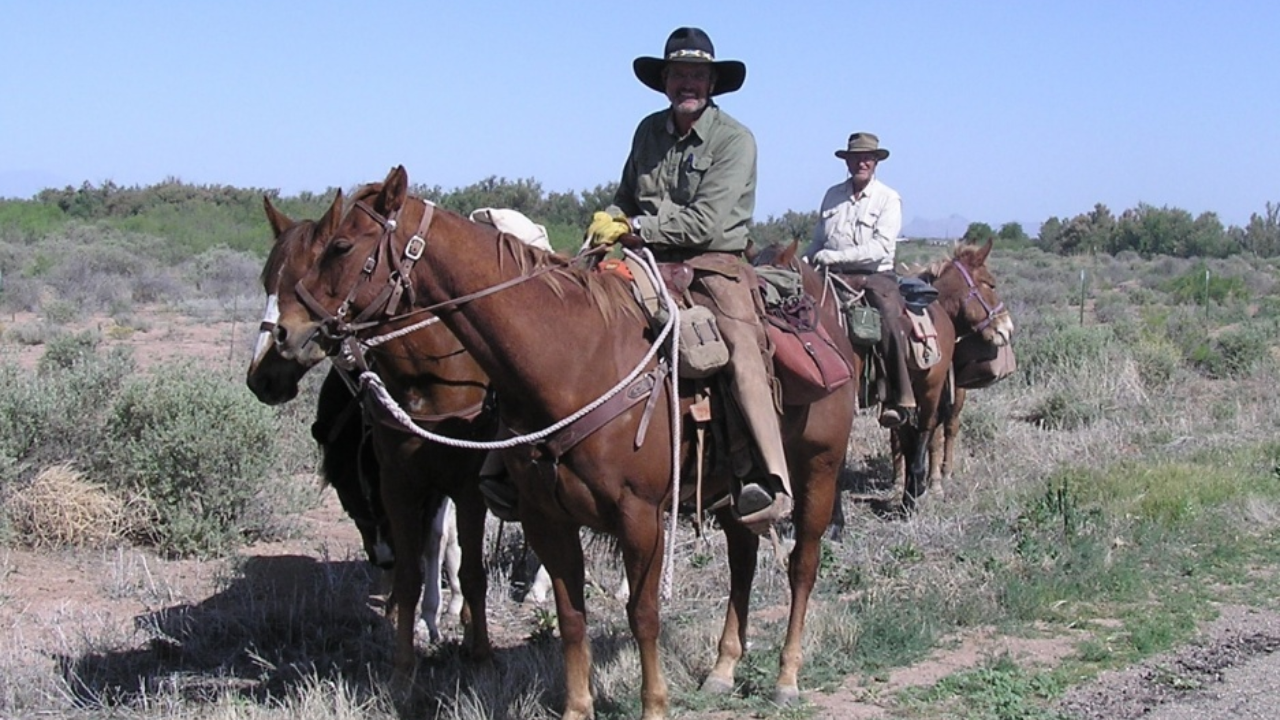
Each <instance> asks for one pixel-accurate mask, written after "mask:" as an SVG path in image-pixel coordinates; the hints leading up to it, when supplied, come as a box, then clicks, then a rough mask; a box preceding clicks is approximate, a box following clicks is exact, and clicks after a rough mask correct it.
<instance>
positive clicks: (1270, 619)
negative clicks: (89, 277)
mask: <svg viewBox="0 0 1280 720" xmlns="http://www.w3.org/2000/svg"><path fill="white" fill-rule="evenodd" d="M4 320H5V321H6V322H5V324H6V325H8V326H10V327H12V326H13V325H15V324H21V323H24V322H34V318H24V317H13V318H5V319H4ZM95 322H98V323H100V327H99V329H100V330H102V331H103V335H104V338H105V339H104V344H105V345H108V346H109V345H111V344H114V343H125V344H129V345H131V346H134V347H135V350H136V351H137V352H136V353H135V357H136V359H137V360H138V362H139V364H140V365H141V366H142V367H148V366H150V365H152V364H153V363H155V362H158V361H160V360H163V359H171V358H174V357H192V358H197V359H200V360H201V361H202V362H216V363H226V364H227V365H228V366H229V367H230V366H233V365H234V366H237V367H243V363H245V362H247V357H248V351H249V350H248V349H249V347H250V345H251V342H252V340H251V337H250V334H251V333H252V332H253V331H255V330H256V328H255V327H253V326H252V324H246V323H238V324H232V323H225V322H223V323H201V322H198V321H193V320H190V319H184V318H180V317H177V316H173V315H165V314H161V313H155V314H152V315H150V316H149V318H148V325H149V327H148V329H147V330H146V331H135V332H132V333H127V332H119V331H117V332H111V331H110V326H111V323H110V321H109V320H105V319H99V320H96V321H95ZM3 349H4V353H3V355H0V360H4V361H14V360H16V361H17V362H19V363H20V364H23V365H26V366H30V365H33V364H34V363H35V361H36V359H37V358H38V357H39V355H40V354H41V352H43V349H42V347H40V346H30V347H28V346H19V345H16V344H14V343H9V342H6V343H5V344H4V348H3ZM302 530H303V532H302V533H301V535H300V537H299V538H298V539H296V540H290V541H287V542H273V543H265V544H259V545H255V546H251V547H248V548H246V549H245V550H243V551H242V555H244V556H246V557H248V558H255V559H259V560H262V561H263V562H267V563H269V562H270V561H271V560H272V559H276V560H284V559H286V558H288V559H291V560H294V559H299V558H315V559H316V560H317V561H318V560H321V559H325V558H333V559H337V560H354V559H359V558H361V557H362V552H361V548H360V538H359V534H358V533H357V532H356V530H355V527H354V526H353V525H352V524H351V522H350V521H349V520H348V519H347V518H346V516H345V515H344V514H343V513H342V510H341V508H340V507H339V505H338V501H337V499H336V496H335V495H334V493H333V492H332V491H325V492H324V494H323V502H322V504H321V505H320V506H319V507H318V508H316V509H315V510H313V511H310V512H309V513H307V514H306V516H305V517H304V518H303V521H302ZM280 564H281V565H283V564H284V563H280ZM226 567H227V565H226V562H225V561H224V562H213V563H202V562H197V561H171V560H164V559H161V558H158V557H155V556H153V555H150V554H148V553H145V552H143V551H139V550H134V549H126V550H107V551H102V550H79V551H43V552H38V551H31V550H25V549H16V548H10V549H0V653H3V654H5V655H6V656H7V657H9V658H10V659H11V660H12V661H17V662H22V658H30V660H31V662H33V663H40V662H47V660H48V658H49V657H50V656H51V655H52V654H54V653H56V652H58V651H59V650H61V649H62V648H64V647H66V646H67V644H68V642H69V641H68V637H67V635H68V634H69V633H74V632H75V629H76V628H90V627H94V628H114V629H115V631H116V632H118V633H119V634H120V637H128V636H129V635H130V634H131V633H133V632H135V627H134V622H135V618H137V617H139V616H141V615H144V614H146V613H148V612H152V611H154V610H156V609H157V606H172V605H175V604H179V603H199V602H200V601H202V600H204V599H205V598H208V597H210V596H211V595H213V594H214V593H216V591H217V587H218V581H219V577H220V575H219V574H220V573H224V572H225V571H226ZM139 583H143V584H149V585H150V586H149V587H142V588H139V587H138V584H139ZM1080 639H1081V638H1080V637H1078V636H1072V635H1065V636H1062V635H1059V636H1054V637H1048V638H1041V639H1033V638H1020V637H1006V636H1001V635H999V634H998V633H996V632H994V631H993V630H991V629H977V630H973V631H969V632H966V633H964V634H963V635H959V636H956V637H953V638H949V639H948V640H947V641H945V642H944V643H942V645H941V647H942V649H940V650H938V651H937V652H935V653H934V654H933V655H932V656H930V657H929V658H927V659H925V660H923V661H922V662H919V663H917V664H915V665H913V666H911V667H909V668H903V669H900V670H897V671H894V672H892V673H890V674H888V675H887V677H882V678H878V679H877V680H874V681H871V680H866V679H863V678H849V679H848V680H847V681H846V682H845V684H844V685H843V686H842V687H840V688H839V689H838V690H837V691H836V692H833V693H823V692H814V691H810V692H808V693H807V694H806V697H807V698H808V700H809V701H810V702H811V703H812V704H813V706H814V707H815V708H816V713H815V716H816V717H819V718H832V719H835V718H840V719H844V720H872V719H874V718H887V717H902V714H901V713H902V709H901V708H898V707H896V704H895V701H894V698H893V696H894V694H895V693H896V692H897V691H899V690H901V689H903V688H907V687H910V686H928V685H932V684H933V683H935V682H936V681H938V680H940V679H941V678H943V677H945V676H947V675H950V674H952V673H955V672H958V671H961V670H965V669H969V668H976V667H979V666H980V665H982V664H983V663H984V662H985V661H987V660H988V659H990V658H992V657H998V656H1000V655H1002V654H1007V655H1009V656H1010V657H1011V658H1013V659H1014V660H1016V661H1017V662H1019V663H1020V664H1022V665H1023V666H1045V667H1052V666H1054V665H1055V664H1057V663H1058V662H1060V661H1061V660H1062V659H1063V658H1066V657H1068V656H1069V655H1071V654H1072V653H1074V652H1075V650H1076V644H1077V642H1078V641H1079V640H1080ZM1277 648H1280V616H1277V615H1276V614H1274V613H1269V612H1262V611H1257V610H1253V609H1249V608H1241V607H1224V608H1221V617H1220V619H1219V620H1217V621H1215V622H1213V623H1211V624H1210V625H1208V626H1207V627H1205V628H1203V630H1202V633H1201V638H1200V639H1199V640H1198V641H1197V642H1195V643H1193V644H1191V645H1188V646H1186V647H1184V648H1181V649H1179V650H1177V651H1175V652H1172V653H1169V654H1167V655H1164V656H1160V657H1158V658H1153V659H1151V660H1149V661H1147V662H1144V663H1142V664H1141V665H1138V666H1134V667H1131V668H1127V669H1124V670H1120V671H1114V672H1109V673H1106V674H1104V675H1102V676H1101V677H1099V678H1098V679H1097V680H1096V681H1094V682H1091V683H1089V684H1087V685H1084V686H1081V687H1077V688H1075V689H1073V690H1072V691H1070V692H1069V693H1068V694H1067V695H1066V697H1065V698H1063V700H1062V702H1061V705H1060V710H1061V711H1062V712H1063V714H1064V715H1066V716H1067V717H1070V718H1077V719H1078V720H1103V719H1104V718H1105V719H1108V720H1128V719H1131V718H1139V717H1142V718H1151V719H1154V720H1192V719H1198V718H1225V717H1232V718H1236V717H1239V718H1264V717H1265V718H1274V717H1278V716H1280V713H1277V712H1276V711H1275V708H1277V707H1280V687H1278V686H1280V654H1277V653H1274V651H1275V650H1276V649H1277Z"/></svg>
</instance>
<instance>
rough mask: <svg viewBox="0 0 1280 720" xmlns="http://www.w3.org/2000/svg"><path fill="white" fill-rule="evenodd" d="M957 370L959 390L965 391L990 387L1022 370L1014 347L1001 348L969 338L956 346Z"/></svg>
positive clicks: (979, 336) (1003, 346)
mask: <svg viewBox="0 0 1280 720" xmlns="http://www.w3.org/2000/svg"><path fill="white" fill-rule="evenodd" d="M954 366H955V379H956V387H958V388H963V389H965V390H977V389H980V388H984V387H989V386H990V385H993V384H995V383H996V381H998V380H1003V379H1004V378H1007V377H1009V376H1010V375H1012V374H1013V372H1014V371H1015V370H1017V369H1018V363H1017V360H1016V359H1015V358H1014V355H1013V346H1012V345H1009V344H1005V345H1001V346H999V347H997V346H995V345H992V344H991V343H989V342H987V341H986V340H983V339H982V336H981V335H967V336H965V337H964V338H962V339H961V340H960V341H959V342H957V343H956V351H955V360H954Z"/></svg>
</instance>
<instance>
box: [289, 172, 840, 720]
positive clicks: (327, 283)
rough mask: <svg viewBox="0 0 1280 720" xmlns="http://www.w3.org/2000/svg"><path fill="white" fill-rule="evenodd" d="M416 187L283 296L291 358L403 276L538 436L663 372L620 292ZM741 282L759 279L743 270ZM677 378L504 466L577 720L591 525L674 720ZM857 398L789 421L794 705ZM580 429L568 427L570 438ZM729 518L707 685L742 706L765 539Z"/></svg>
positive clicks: (401, 184)
mask: <svg viewBox="0 0 1280 720" xmlns="http://www.w3.org/2000/svg"><path fill="white" fill-rule="evenodd" d="M408 187H409V180H408V174H407V173H406V172H405V170H404V168H403V167H397V168H394V169H392V171H391V172H390V173H389V174H388V175H387V178H386V180H385V181H384V182H383V183H382V185H381V189H380V191H379V192H378V193H377V195H376V196H375V197H371V198H367V202H364V203H357V204H356V205H355V207H354V208H352V209H351V210H349V211H348V212H347V213H346V215H345V217H344V218H343V220H342V222H341V223H340V225H339V227H338V228H337V230H336V232H335V233H334V236H333V239H332V240H330V241H329V242H328V244H327V245H326V247H325V248H324V250H323V253H322V256H321V258H320V261H319V263H318V264H317V265H316V271H315V272H314V273H313V274H311V275H310V276H308V277H307V278H305V279H304V280H303V281H302V283H300V284H299V287H298V289H297V293H296V294H297V295H298V297H296V298H293V299H292V300H288V299H286V298H285V297H284V296H282V297H281V303H280V320H279V324H278V325H277V329H276V341H277V344H278V345H279V346H280V347H281V351H282V353H283V354H285V355H286V356H290V355H292V356H295V357H306V356H309V355H311V354H322V353H323V350H322V349H320V348H317V347H316V345H317V343H319V342H320V340H321V338H322V337H323V336H324V335H325V333H326V332H331V331H332V330H333V329H334V328H335V327H340V326H341V325H342V324H343V323H344V322H345V315H346V314H347V312H348V311H349V312H359V313H361V314H364V313H367V312H368V307H369V306H370V304H371V303H374V301H375V300H376V297H375V296H377V295H378V294H379V291H380V290H381V288H382V287H383V286H385V284H386V283H387V282H388V278H389V276H391V277H393V278H394V275H393V273H397V272H401V271H402V272H403V275H402V277H403V279H404V280H405V281H406V282H405V284H404V287H405V291H404V292H405V294H406V295H407V296H412V297H415V298H416V301H417V305H418V306H420V307H429V308H431V309H432V310H433V311H435V312H438V313H439V317H440V318H441V319H442V320H443V322H444V323H445V324H446V325H448V327H449V328H450V329H451V330H452V331H453V332H454V334H455V335H456V336H457V337H458V339H459V340H460V341H461V342H462V344H463V346H464V347H465V348H466V349H467V350H468V351H470V353H471V354H472V355H473V356H474V357H475V358H476V361H477V362H479V364H480V366H481V367H483V368H484V369H485V370H486V371H487V372H488V375H489V377H490V378H491V379H492V383H493V387H494V389H495V390H496V394H497V397H498V398H499V402H498V407H499V415H500V418H501V420H502V424H503V425H504V426H505V427H506V428H508V429H510V430H511V431H512V432H515V433H517V434H521V433H533V432H535V431H538V430H540V429H543V428H546V427H547V426H549V425H551V424H553V423H555V422H557V421H559V420H561V419H563V418H567V417H568V416H570V415H573V414H576V413H577V411H579V410H581V409H583V408H584V407H585V406H587V405H588V404H593V403H594V402H595V401H597V400H598V399H600V398H602V397H604V396H605V395H606V394H607V392H608V391H609V390H610V388H616V387H617V386H619V385H620V382H619V381H620V379H625V378H626V377H630V375H629V373H635V372H636V371H638V370H649V371H655V368H661V367H663V365H662V364H661V363H657V362H656V361H653V360H650V361H649V362H648V363H647V364H646V365H644V366H643V367H637V366H638V365H639V363H640V361H641V360H643V359H644V358H646V357H651V356H650V355H649V353H650V350H651V348H652V339H651V334H650V332H649V330H648V323H647V321H646V320H645V319H644V318H642V317H641V315H640V313H639V311H638V306H637V304H636V302H635V300H634V298H633V296H632V294H631V290H630V288H629V287H628V286H627V284H626V281H625V280H623V279H622V278H621V277H618V276H616V275H612V274H596V273H592V272H590V271H587V270H584V269H581V268H578V267H576V266H572V265H571V264H570V262H569V261H567V260H564V259H562V258H559V257H557V256H555V255H552V254H549V253H546V252H544V251H540V250H537V249H534V248H529V247H526V246H524V245H522V244H521V243H519V242H518V241H517V240H515V239H514V238H512V237H510V236H507V235H503V234H500V233H498V232H496V231H495V230H493V229H492V228H486V227H483V226H480V225H476V224H474V223H471V222H469V221H468V220H466V219H465V218H463V217H461V216H459V215H457V214H455V213H452V212H448V211H446V210H444V209H442V208H437V207H435V206H434V205H432V204H430V203H428V202H426V201H424V200H422V199H420V198H416V197H411V196H410V195H409V194H408ZM414 228H418V229H417V230H416V231H415V230H414ZM411 236H412V237H411ZM384 255H385V256H388V257H391V258H402V257H403V258H412V259H413V262H412V263H408V262H406V263H404V264H402V265H401V266H399V267H392V266H391V265H390V264H389V263H384V262H378V261H377V260H376V259H377V258H379V257H382V256H384ZM743 272H747V273H749V272H750V270H749V269H748V268H746V267H745V266H744V268H743ZM831 308H832V306H827V307H825V308H824V312H823V316H822V317H823V321H824V323H826V324H827V325H828V327H829V332H831V333H832V334H833V335H834V336H835V337H837V338H843V334H842V333H840V332H839V331H838V328H839V325H838V319H837V317H836V315H835V313H834V312H833V311H832V309H831ZM339 310H340V311H341V312H338V311H339ZM335 318H336V320H335ZM844 342H847V340H845V341H844ZM662 377H663V374H662V372H661V370H660V369H659V370H657V371H656V372H654V374H651V375H640V376H638V380H637V381H636V382H633V383H632V384H631V385H630V386H628V387H630V388H632V389H634V388H642V389H643V387H645V385H646V384H647V385H648V386H650V387H651V389H652V392H654V393H657V395H655V396H652V397H651V398H650V399H651V400H652V401H654V402H653V403H649V402H639V403H637V404H633V405H630V406H626V407H625V409H623V410H622V411H621V412H620V413H619V414H617V415H616V416H613V417H612V419H611V420H608V421H606V422H603V423H602V424H599V426H598V427H594V423H593V424H592V425H593V427H592V429H591V430H589V431H582V432H580V433H579V434H580V435H581V436H582V437H580V439H579V440H578V441H577V442H576V444H572V445H571V446H570V447H567V448H565V447H564V444H562V443H559V442H557V440H558V439H560V437H559V436H556V437H553V438H552V440H551V441H548V442H544V443H539V444H538V445H536V446H534V445H521V446H516V447H513V448H510V449H507V450H504V452H503V459H504V462H505V463H506V464H507V466H508V467H509V468H511V469H512V470H513V471H514V472H513V477H514V479H515V481H516V485H517V490H518V493H519V504H520V511H521V516H522V522H523V523H524V526H525V533H526V536H527V537H528V538H529V541H530V544H531V545H532V546H533V548H534V551H535V552H536V553H537V554H538V556H539V557H540V558H542V559H543V560H544V561H545V565H546V568H547V570H548V572H549V573H550V575H551V577H552V581H553V589H554V595H555V600H556V611H557V617H558V620H559V627H560V635H561V641H562V650H563V654H564V663H565V681H566V686H567V695H566V700H565V709H564V714H563V717H565V718H571V719H578V718H586V717H590V716H592V715H593V712H594V709H593V698H592V695H591V684H590V670H591V652H590V648H589V642H588V636H587V624H586V605H585V597H584V592H583V584H584V567H583V550H582V544H581V540H580V538H579V529H580V528H582V527H589V528H591V529H593V530H595V531H597V532H600V533H606V534H609V535H612V536H613V537H614V538H615V539H616V541H617V545H618V547H619V549H620V551H621V554H622V558H623V564H624V566H625V568H626V573H627V580H628V584H629V586H630V589H631V592H630V598H629V600H628V601H627V614H628V618H629V620H630V626H631V630H632V634H633V636H634V637H635V639H636V642H637V645H638V647H639V652H640V665H641V673H642V678H641V690H640V694H641V699H642V703H643V708H644V709H643V717H644V718H645V719H646V720H656V719H657V718H665V717H667V710H668V703H669V696H668V690H667V684H666V681H665V679H664V677H663V673H662V669H661V666H660V663H659V655H658V635H659V612H658V604H659V584H660V575H661V572H660V571H661V568H662V563H663V555H664V551H665V548H664V542H663V541H664V527H663V515H664V513H665V512H666V511H667V510H668V509H669V508H670V507H671V506H672V501H673V497H672V496H673V478H672V470H673V465H676V463H675V462H674V458H673V443H672V442H671V437H670V436H671V425H672V417H671V415H672V413H669V412H664V411H663V410H661V408H663V407H667V404H666V402H664V400H667V399H669V396H670V389H669V384H668V383H667V382H664V381H663V380H662ZM853 390H854V388H853V384H852V383H847V384H846V385H844V386H842V387H841V388H840V389H839V390H837V391H836V392H834V393H832V394H831V395H828V396H826V397H824V398H822V399H821V400H819V401H818V402H816V403H814V404H813V405H812V406H792V407H786V408H785V412H784V415H783V417H782V431H783V435H784V443H785V447H786V450H787V460H788V467H789V470H790V473H791V480H792V486H793V490H794V493H795V497H794V501H795V507H794V511H793V521H794V524H795V533H796V543H795V547H794V549H793V550H792V552H791V556H790V564H789V568H788V575H789V579H790V585H791V613H790V621H789V623H788V626H787V636H786V641H785V645H784V647H783V651H782V657H781V663H780V668H779V674H778V677H777V681H776V685H775V699H777V700H779V701H788V700H793V699H795V698H797V697H798V696H799V688H798V674H799V669H800V664H801V662H802V651H801V636H802V633H803V629H804V619H805V611H806V610H807V608H808V603H809V597H810V594H811V592H812V590H813V586H814V582H815V580H816V577H817V569H818V555H819V545H820V541H821V536H822V533H823V531H824V530H825V528H826V526H827V523H828V522H829V521H830V518H831V512H832V507H833V503H834V500H835V491H836V475H837V472H838V470H839V468H840V465H841V462H842V461H843V458H844V451H845V444H846V442H847V439H848V437H849V430H850V425H851V422H852V412H853V403H854V400H853ZM651 404H652V405H656V408H658V409H657V410H654V409H653V407H650V406H651ZM651 410H652V412H650V411H651ZM578 429H579V426H570V427H569V428H567V430H568V431H569V432H570V433H573V432H574V431H575V430H578ZM692 437H694V433H693V432H692V431H689V432H685V433H684V434H683V436H682V437H681V439H680V444H679V446H678V447H677V448H675V449H676V450H678V451H680V455H679V456H678V457H679V459H680V460H681V463H680V464H681V466H684V467H692V465H693V460H694V458H692V457H691V455H692V453H691V452H689V451H690V450H691V449H692V447H693V444H692V442H691V438H692ZM727 470H728V468H727V464H722V463H714V464H713V467H712V468H711V469H710V470H709V471H708V477H707V478H706V479H705V483H706V484H705V487H706V491H707V493H708V497H714V496H715V495H717V494H718V495H723V494H724V493H725V492H726V491H727V488H728V484H729V481H730V478H729V476H728V472H727ZM690 493H692V489H691V488H690ZM717 515H718V517H719V520H720V523H721V526H722V528H723V530H724V532H725V536H726V540H727V543H728V548H729V565H730V576H731V588H730V594H729V604H728V608H727V611H726V614H725V622H724V627H723V630H722V633H721V636H720V640H719V645H718V657H717V660H716V664H715V667H714V668H713V670H712V671H711V674H710V676H709V677H708V678H707V679H706V681H705V682H704V684H703V688H704V689H705V690H708V691H719V692H727V691H730V690H731V689H732V687H733V675H734V670H735V668H736V667H737V664H738V662H739V660H740V659H741V657H742V655H743V652H744V651H745V649H746V633H747V611H748V608H749V605H750V595H751V585H752V582H753V580H754V576H755V570H756V556H757V551H758V549H759V542H760V541H759V538H758V537H757V536H756V535H755V534H754V533H752V532H751V531H750V530H748V529H747V528H746V527H744V526H743V525H742V524H741V523H739V522H738V521H737V520H736V519H734V518H733V516H732V512H731V510H729V509H728V508H722V509H720V510H718V511H717Z"/></svg>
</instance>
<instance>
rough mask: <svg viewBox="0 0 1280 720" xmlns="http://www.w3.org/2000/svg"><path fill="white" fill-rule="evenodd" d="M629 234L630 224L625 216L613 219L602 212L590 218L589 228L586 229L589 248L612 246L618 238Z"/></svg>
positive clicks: (613, 217) (599, 211) (597, 212)
mask: <svg viewBox="0 0 1280 720" xmlns="http://www.w3.org/2000/svg"><path fill="white" fill-rule="evenodd" d="M630 232H631V223H629V222H627V218H626V216H621V217H615V216H613V215H610V214H609V213H608V212H605V211H603V210H598V211H596V214H595V215H592V216H591V226H590V227H588V228H587V241H588V242H589V243H590V244H591V247H600V246H601V245H612V244H614V243H615V242H617V241H618V238H620V237H622V236H623V235H626V234H627V233H630Z"/></svg>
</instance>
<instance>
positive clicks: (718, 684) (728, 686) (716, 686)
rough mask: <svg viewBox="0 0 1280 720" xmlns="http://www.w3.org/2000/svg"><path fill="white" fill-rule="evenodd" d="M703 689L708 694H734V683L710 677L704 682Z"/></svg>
mask: <svg viewBox="0 0 1280 720" xmlns="http://www.w3.org/2000/svg"><path fill="white" fill-rule="evenodd" d="M701 690H702V692H704V693H706V694H707V695H716V696H719V695H732V694H733V683H731V682H728V681H726V680H723V679H721V678H718V677H708V678H707V679H706V680H704V681H703V682H702V688H701Z"/></svg>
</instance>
